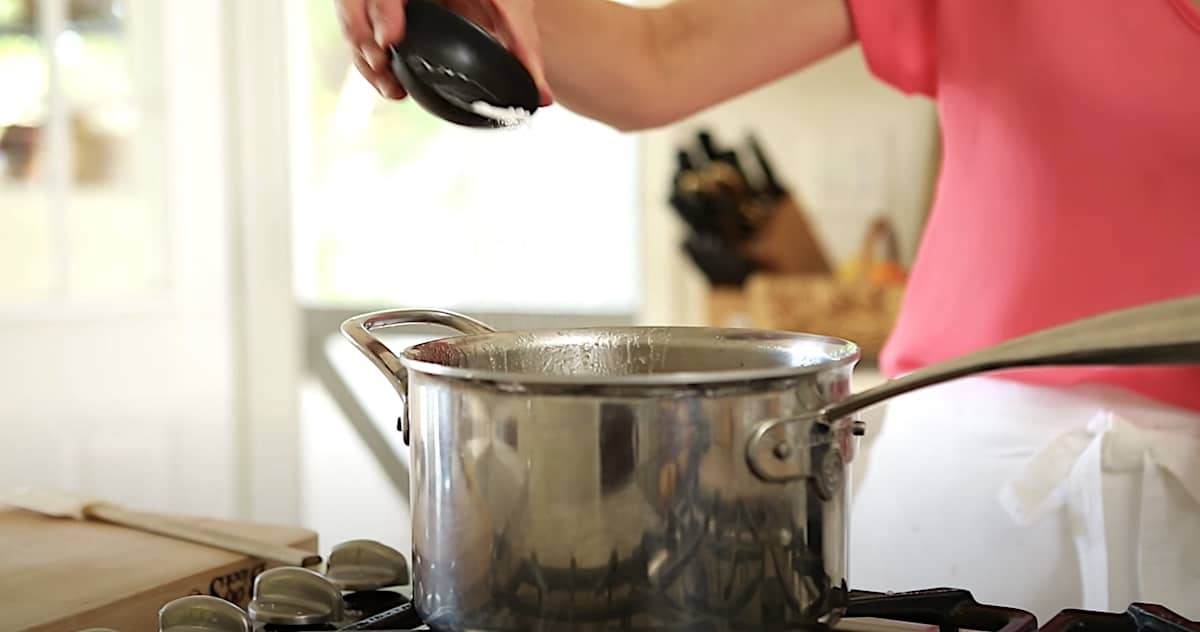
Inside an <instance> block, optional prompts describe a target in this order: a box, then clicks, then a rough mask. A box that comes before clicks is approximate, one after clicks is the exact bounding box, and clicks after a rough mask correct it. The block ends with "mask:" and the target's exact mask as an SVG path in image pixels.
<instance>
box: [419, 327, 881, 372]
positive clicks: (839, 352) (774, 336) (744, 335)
mask: <svg viewBox="0 0 1200 632" xmlns="http://www.w3.org/2000/svg"><path fill="white" fill-rule="evenodd" d="M650 331H665V332H682V331H686V332H688V333H689V334H692V335H696V334H700V335H710V336H713V337H714V338H715V339H718V340H724V339H729V338H732V339H734V340H736V341H746V342H752V341H755V340H758V341H776V342H791V343H795V344H797V345H798V346H799V345H808V346H813V347H819V348H823V349H825V350H826V351H827V353H825V354H824V355H822V356H816V355H815V354H814V355H811V356H809V357H811V358H813V359H812V361H809V362H806V363H798V364H794V365H780V366H772V367H761V368H751V369H722V370H711V371H667V372H656V373H638V374H624V375H585V376H578V375H565V374H552V373H531V372H517V371H503V370H495V369H484V368H475V367H459V366H450V365H447V364H443V363H440V362H436V361H432V360H427V359H423V358H422V357H421V356H422V355H425V354H428V355H434V354H435V353H433V352H435V350H437V349H439V348H441V349H444V348H445V346H446V345H451V346H454V347H462V346H466V345H468V344H479V343H484V342H486V341H487V340H488V339H491V338H510V337H513V336H539V335H540V336H547V335H550V336H571V335H581V334H596V333H603V332H607V333H614V332H617V333H619V332H626V333H628V332H650ZM861 359H862V352H861V350H860V349H859V347H858V345H856V344H855V343H853V342H851V341H849V340H846V339H843V338H838V337H834V336H827V335H821V334H811V333H805V332H791V331H775V330H766V329H751V328H718V327H693V326H664V327H659V326H622V327H600V328H597V327H575V328H560V329H526V330H519V331H497V332H492V333H482V334H468V335H454V336H449V337H445V338H439V339H436V340H429V341H426V342H422V343H419V344H416V345H413V346H411V347H408V348H407V349H405V350H404V351H403V352H402V353H401V354H400V361H401V363H402V364H403V365H404V367H405V368H407V369H408V370H409V371H416V372H418V373H422V374H425V375H433V376H439V377H448V378H455V379H461V380H469V381H477V382H492V383H506V384H516V385H529V386H537V385H547V386H574V387H588V386H597V387H606V386H622V387H686V386H696V385H730V384H738V383H742V384H744V383H746V382H758V381H764V380H779V379H787V378H794V377H802V376H806V375H814V374H817V373H825V372H828V371H831V370H836V369H840V368H844V367H846V366H854V365H856V364H857V363H858V361H859V360H861Z"/></svg>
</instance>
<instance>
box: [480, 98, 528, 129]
mask: <svg viewBox="0 0 1200 632" xmlns="http://www.w3.org/2000/svg"><path fill="white" fill-rule="evenodd" d="M471 110H472V111H474V112H475V113H476V114H478V115H480V116H482V117H485V118H489V119H492V120H493V121H498V122H499V123H500V125H501V126H503V127H518V126H520V125H524V124H525V123H528V122H529V119H530V117H531V116H532V115H531V114H530V113H529V111H528V110H526V109H525V108H517V107H512V108H502V107H497V106H495V105H492V104H490V103H485V102H483V101H476V102H474V103H472V104H471Z"/></svg>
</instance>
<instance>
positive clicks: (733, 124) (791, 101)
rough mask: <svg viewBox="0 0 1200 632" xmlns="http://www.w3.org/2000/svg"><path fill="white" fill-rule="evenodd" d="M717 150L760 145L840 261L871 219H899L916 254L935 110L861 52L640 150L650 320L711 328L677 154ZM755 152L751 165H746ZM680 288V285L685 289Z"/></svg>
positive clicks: (649, 139) (657, 135)
mask: <svg viewBox="0 0 1200 632" xmlns="http://www.w3.org/2000/svg"><path fill="white" fill-rule="evenodd" d="M702 126H703V127H708V128H710V129H712V130H713V133H714V136H715V137H716V140H717V141H718V142H719V143H724V144H734V143H736V144H738V145H739V146H742V145H744V142H745V138H746V134H747V132H750V131H753V132H754V133H756V134H757V136H758V137H759V140H760V142H761V143H762V145H763V148H764V150H765V151H766V153H767V155H768V157H769V158H771V159H773V162H774V166H775V169H776V171H777V172H778V176H779V177H780V179H781V180H783V181H784V184H785V185H786V186H789V187H790V188H791V189H792V191H793V193H794V194H796V195H797V196H798V197H799V198H800V202H801V203H802V204H804V205H805V206H806V207H807V208H808V209H809V211H810V212H811V215H810V217H811V220H812V223H813V225H814V230H816V231H817V232H818V237H819V238H820V239H822V240H824V242H825V244H826V247H827V249H828V251H829V254H830V255H831V256H833V257H836V258H837V259H839V260H840V259H842V258H845V257H847V256H850V255H852V254H853V253H854V252H856V251H857V249H858V248H859V244H860V242H861V240H862V234H863V232H864V231H865V230H866V225H867V221H868V219H869V218H870V217H872V216H873V215H874V214H876V213H878V212H881V211H883V212H887V213H889V214H890V215H891V216H892V217H893V221H894V222H895V223H896V226H897V229H898V231H899V233H900V239H901V242H902V243H901V247H902V249H904V251H905V255H906V256H909V257H911V255H912V253H913V252H914V250H915V247H916V244H917V239H918V237H919V231H920V228H921V221H922V220H923V217H924V215H925V212H926V208H927V206H928V198H929V183H930V165H931V163H932V162H933V161H934V156H935V149H936V146H937V136H936V129H937V125H936V112H935V109H934V107H933V104H932V103H931V102H930V101H928V100H927V99H922V98H916V97H907V96H905V95H903V94H902V93H900V92H898V91H896V90H894V89H892V88H891V87H889V86H887V85H886V84H883V83H882V82H880V81H878V80H876V79H875V78H874V77H873V76H872V75H871V74H870V72H869V70H868V69H867V67H866V64H865V62H864V61H863V57H862V53H861V50H860V49H859V48H858V47H857V46H855V47H852V48H851V49H849V50H846V51H844V52H842V53H840V54H838V55H836V56H835V57H833V58H831V59H829V60H826V61H824V62H822V63H820V64H818V65H816V66H813V67H812V68H809V69H807V70H805V71H804V72H801V73H797V74H796V75H794V76H791V77H788V78H786V79H784V80H782V81H778V82H776V83H774V84H772V85H769V86H767V87H765V88H762V89H760V90H757V91H755V92H753V93H751V94H748V95H745V96H743V97H741V98H739V99H736V100H734V101H731V102H729V103H726V104H723V105H721V106H719V107H716V108H713V109H712V110H710V111H707V112H702V113H700V114H698V115H696V116H693V117H692V118H690V119H689V120H687V121H683V122H681V123H679V124H676V125H674V126H671V127H670V128H666V129H662V130H657V131H655V132H653V133H650V134H647V135H646V137H645V139H644V144H643V177H644V182H643V200H644V213H645V215H644V218H643V222H644V224H643V226H644V228H643V240H644V241H643V257H644V260H645V265H644V275H645V276H644V283H645V285H644V307H643V313H642V319H643V320H644V321H647V322H664V323H667V322H669V323H676V324H678V323H692V324H700V323H701V322H702V321H703V313H704V312H703V305H704V303H703V299H704V293H705V284H704V281H703V278H702V277H701V276H700V275H699V273H698V272H697V271H696V270H695V269H694V267H693V265H692V264H691V262H690V261H688V260H687V258H686V256H685V255H683V254H682V253H681V251H680V249H679V244H680V243H681V242H682V238H683V237H682V236H683V231H682V228H683V227H682V223H681V222H680V221H679V220H677V219H676V216H675V214H674V212H673V211H672V210H671V208H670V207H669V205H668V204H667V198H668V195H669V187H670V178H671V174H672V173H673V170H674V164H675V149H676V147H677V145H678V144H679V143H693V142H694V141H693V138H694V136H695V131H696V130H697V129H698V128H699V127H702ZM749 159H750V154H749V153H747V154H746V157H745V158H743V160H744V161H745V160H749ZM681 280H682V282H681Z"/></svg>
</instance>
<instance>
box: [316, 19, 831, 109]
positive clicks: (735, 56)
mask: <svg viewBox="0 0 1200 632" xmlns="http://www.w3.org/2000/svg"><path fill="white" fill-rule="evenodd" d="M442 1H444V2H446V4H448V5H449V6H450V7H451V8H452V9H455V10H457V11H459V12H461V13H464V14H467V15H468V16H470V17H472V18H473V19H475V20H476V21H478V22H479V23H481V24H482V25H484V26H485V27H486V28H488V30H490V31H492V32H493V33H496V34H497V35H498V36H499V37H500V39H501V40H502V41H504V43H505V44H506V45H507V46H508V47H509V48H510V49H511V50H513V51H514V53H516V55H517V56H518V57H519V58H520V59H521V60H522V61H523V62H524V63H525V65H526V66H527V67H529V68H530V70H531V72H532V74H533V75H534V78H535V79H536V80H537V81H538V84H539V87H540V89H541V90H542V96H543V99H542V100H543V103H549V102H550V101H551V99H554V100H557V101H559V102H561V103H562V104H563V105H564V106H566V107H567V108H569V109H571V110H574V111H576V112H578V113H580V114H583V115H584V116H588V117H590V118H594V119H596V120H599V121H602V122H604V123H607V124H609V125H612V126H613V127H616V128H618V129H622V130H638V129H645V128H650V127H657V126H660V125H665V124H667V123H670V122H673V121H676V120H678V119H681V118H684V117H686V116H688V115H690V114H693V113H695V112H697V111H700V110H702V109H704V108H707V107H709V106H712V105H715V104H717V103H719V102H721V101H724V100H726V99H729V98H732V97H735V96H737V95H739V94H742V93H744V92H747V91H749V90H751V89H754V88H756V87H758V86H761V85H763V84H765V83H768V82H770V81H773V80H775V79H778V78H780V77H782V76H784V75H786V74H788V73H791V72H794V71H796V70H799V69H801V68H804V67H805V66H807V65H809V64H811V63H813V62H815V61H818V60H820V59H822V58H824V57H826V56H828V55H831V54H833V53H835V52H837V51H838V50H841V49H842V48H844V47H845V46H847V45H849V44H850V43H852V42H853V41H854V33H853V28H852V26H851V20H850V15H849V9H848V8H847V7H846V0H677V1H676V2H672V3H670V4H667V5H664V6H661V7H658V8H652V9H647V8H635V7H630V6H627V5H622V4H617V3H615V2H610V1H609V0H442ZM338 6H339V9H340V10H339V14H340V15H341V17H342V24H343V27H344V30H345V33H346V36H347V39H349V40H350V41H351V43H352V44H353V46H354V47H355V48H356V49H357V50H358V51H359V54H358V55H356V56H355V63H356V64H357V65H358V68H359V70H360V71H362V73H363V75H364V76H366V77H367V78H368V79H369V80H370V81H371V82H372V84H374V85H375V86H376V88H377V89H378V90H379V91H380V92H381V93H382V94H384V95H385V96H388V97H392V98H402V97H403V96H404V93H403V90H402V89H400V86H399V84H397V83H396V81H395V79H394V78H393V77H391V73H390V71H389V69H388V67H387V57H386V55H384V53H383V48H382V47H381V46H380V45H379V43H380V42H382V43H383V44H386V45H390V44H393V43H395V42H398V41H400V39H402V38H403V35H404V1H403V0H338Z"/></svg>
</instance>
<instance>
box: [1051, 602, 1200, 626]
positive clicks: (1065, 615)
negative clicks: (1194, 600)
mask: <svg viewBox="0 0 1200 632" xmlns="http://www.w3.org/2000/svg"><path fill="white" fill-rule="evenodd" d="M1042 630H1043V631H1044V632H1200V622H1196V621H1189V620H1187V619H1185V618H1183V617H1181V616H1179V615H1178V614H1175V613H1174V612H1171V611H1170V610H1168V609H1166V608H1164V607H1162V606H1156V605H1150V604H1144V603H1135V604H1133V605H1131V606H1129V609H1127V610H1126V611H1125V612H1121V613H1111V612H1090V611H1087V610H1063V611H1062V612H1060V613H1058V614H1057V615H1055V617H1054V618H1053V619H1050V621H1049V622H1048V623H1046V625H1044V626H1042Z"/></svg>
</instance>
